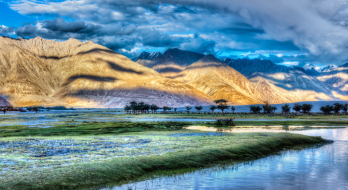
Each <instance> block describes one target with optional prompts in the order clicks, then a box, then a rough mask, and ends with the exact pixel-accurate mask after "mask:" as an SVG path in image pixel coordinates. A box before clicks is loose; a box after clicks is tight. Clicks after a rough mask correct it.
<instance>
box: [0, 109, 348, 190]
mask: <svg viewBox="0 0 348 190" xmlns="http://www.w3.org/2000/svg"><path fill="white" fill-rule="evenodd" d="M224 118H236V120H235V122H234V123H235V124H236V126H235V127H234V128H248V127H250V126H253V127H255V126H259V127H260V128H268V127H272V126H274V125H277V126H278V128H279V126H283V127H281V129H282V130H287V128H288V127H287V126H289V125H291V126H301V127H302V129H310V128H313V127H311V126H318V128H320V126H341V127H345V126H347V124H348V120H345V118H346V116H344V115H338V116H333V115H332V116H331V115H330V116H322V115H307V116H294V118H293V117H292V118H286V117H285V116H268V115H263V114H259V115H254V114H226V115H225V116H223V115H221V114H217V115H211V114H210V115H207V114H190V115H189V116H188V115H187V114H143V115H130V114H115V113H112V112H110V111H109V112H105V111H100V112H99V111H98V112H93V113H88V112H87V113H86V112H81V113H80V112H79V113H65V114H61V113H58V114H45V113H38V114H33V115H19V116H18V115H5V116H4V115H0V189H76V188H88V187H96V186H105V185H106V184H115V183H117V184H121V183H126V182H128V181H130V180H136V179H139V178H141V177H143V176H147V175H152V173H153V172H158V171H169V170H175V169H187V168H199V167H204V166H208V165H210V164H214V163H219V162H221V161H224V160H232V161H248V160H252V159H257V158H261V157H265V156H267V155H270V154H274V153H276V152H278V151H279V150H282V149H283V148H289V147H294V146H297V145H312V144H317V143H324V142H325V140H323V139H322V138H320V137H308V136H303V135H298V134H290V133H233V131H232V133H220V132H215V131H210V132H207V131H206V132H202V131H194V130H187V129H185V128H184V127H187V126H208V127H216V128H217V129H230V128H228V126H226V125H223V124H222V125H218V124H217V123H216V119H224ZM163 119H164V120H163ZM187 119H193V120H187ZM194 119H206V121H198V120H194ZM241 119H243V120H241ZM248 119H250V120H248ZM154 120H160V121H154ZM161 120H162V121H161ZM170 120H173V121H172V122H170ZM208 120H210V121H208ZM41 121H44V122H43V123H40V122H41ZM130 121H134V122H130ZM174 121H175V122H174ZM2 123H3V124H4V125H1V124H2ZM23 123H24V124H26V125H24V124H23ZM28 123H29V124H28ZM37 123H39V124H37Z"/></svg>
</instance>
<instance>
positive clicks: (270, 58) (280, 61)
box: [258, 54, 284, 63]
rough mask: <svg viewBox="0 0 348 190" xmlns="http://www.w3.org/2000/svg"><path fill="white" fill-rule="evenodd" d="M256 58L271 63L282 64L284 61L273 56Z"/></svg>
mask: <svg viewBox="0 0 348 190" xmlns="http://www.w3.org/2000/svg"><path fill="white" fill-rule="evenodd" d="M258 58H259V59H264V60H270V61H272V62H273V63H283V62H284V59H283V58H282V57H278V56H276V55H273V54H269V55H268V56H264V55H259V57H258Z"/></svg>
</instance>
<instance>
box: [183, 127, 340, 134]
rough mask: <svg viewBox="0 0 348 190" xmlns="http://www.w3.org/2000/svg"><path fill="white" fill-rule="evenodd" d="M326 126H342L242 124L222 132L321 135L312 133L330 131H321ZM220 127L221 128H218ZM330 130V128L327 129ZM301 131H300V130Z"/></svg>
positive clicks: (203, 129)
mask: <svg viewBox="0 0 348 190" xmlns="http://www.w3.org/2000/svg"><path fill="white" fill-rule="evenodd" d="M184 128H185V129H189V130H199V131H217V130H218V128H215V127H207V126H189V127H184ZM327 128H342V126H330V127H328V126H307V125H303V126H293V125H274V126H243V127H229V128H225V129H223V131H224V132H233V133H259V132H263V133H265V132H268V133H284V132H289V131H291V132H296V131H302V130H309V129H310V131H311V133H309V134H308V135H311V134H313V136H321V135H314V134H316V133H318V132H319V131H321V132H320V134H325V133H330V132H325V131H322V129H327ZM219 129H221V128H219ZM315 129H320V130H315ZM329 130H330V129H329ZM300 133H302V132H300Z"/></svg>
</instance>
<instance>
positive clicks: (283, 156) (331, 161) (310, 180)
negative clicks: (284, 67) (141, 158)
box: [103, 128, 348, 190]
mask: <svg viewBox="0 0 348 190" xmlns="http://www.w3.org/2000/svg"><path fill="white" fill-rule="evenodd" d="M290 132H291V133H299V134H304V135H310V136H322V137H323V138H325V139H330V140H334V141H335V142H334V143H332V144H327V145H324V146H319V147H311V148H306V149H302V150H289V151H287V150H284V151H282V152H280V154H279V155H274V156H269V157H266V158H262V159H258V160H255V161H252V162H248V163H242V164H237V165H230V166H227V167H223V168H222V167H214V168H207V169H202V170H199V171H196V172H192V173H187V174H183V175H177V176H171V177H160V178H156V179H153V180H147V181H142V182H136V183H132V184H126V185H123V186H115V187H112V188H106V189H103V190H111V189H112V190H121V189H122V190H135V189H137V190H140V189H151V190H153V189H159V190H162V189H163V190H179V189H180V190H182V189H185V190H196V189H204V190H205V189H206V190H208V189H209V190H227V189H253V190H254V189H262V190H280V189H281V190H287V189H289V190H293V189H303V190H307V189H310V190H312V189H315V190H326V189H337V190H341V189H342V190H343V189H348V128H339V129H312V130H301V131H290Z"/></svg>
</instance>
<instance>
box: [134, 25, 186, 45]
mask: <svg viewBox="0 0 348 190" xmlns="http://www.w3.org/2000/svg"><path fill="white" fill-rule="evenodd" d="M141 35H142V43H143V45H145V46H153V47H177V46H178V45H179V44H181V43H182V42H183V39H182V38H179V37H173V36H170V35H168V34H161V33H160V32H159V31H157V30H153V29H152V30H151V29H145V30H142V31H141Z"/></svg>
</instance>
